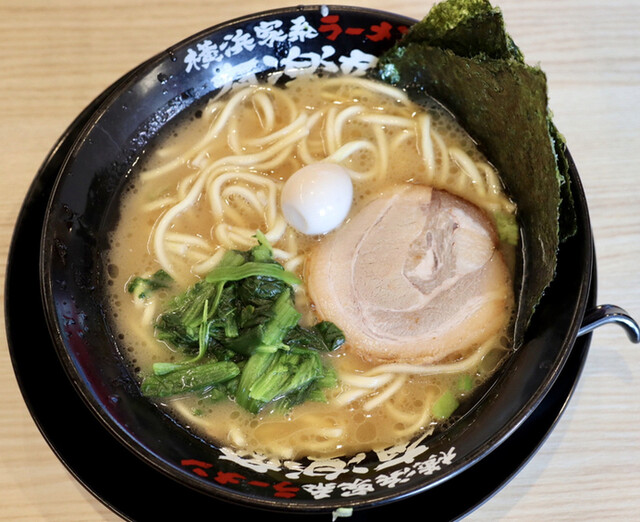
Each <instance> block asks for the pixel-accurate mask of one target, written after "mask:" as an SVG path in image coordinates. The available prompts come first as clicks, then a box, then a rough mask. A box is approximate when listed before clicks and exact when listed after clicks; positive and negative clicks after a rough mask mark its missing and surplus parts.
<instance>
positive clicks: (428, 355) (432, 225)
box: [306, 184, 513, 364]
mask: <svg viewBox="0 0 640 522" xmlns="http://www.w3.org/2000/svg"><path fill="white" fill-rule="evenodd" d="M306 279H307V285H308V291H309V295H310V297H311V299H312V301H313V303H314V305H315V307H316V310H317V313H318V314H319V316H320V317H321V318H322V319H324V320H328V321H332V322H334V323H335V324H336V325H338V326H339V327H340V328H342V330H343V331H344V333H345V336H346V339H347V346H349V349H350V350H354V351H355V352H356V353H357V354H358V355H360V356H361V357H362V358H364V359H366V360H369V361H372V362H378V363H384V362H387V363H388V362H405V363H413V364H432V363H436V362H438V361H441V360H443V359H445V358H447V357H448V356H453V357H457V356H460V355H465V354H466V353H469V352H470V350H473V349H475V348H477V347H478V346H479V345H480V344H482V343H483V342H484V341H486V340H488V339H489V338H490V337H492V336H494V335H496V334H498V333H499V332H501V331H502V330H503V329H504V327H505V326H506V325H507V324H508V322H509V320H510V316H511V312H512V302H513V293H512V284H511V280H510V275H509V272H508V269H507V266H506V264H505V262H504V260H503V257H502V255H501V253H500V252H499V251H498V250H497V239H496V233H495V230H494V228H493V225H492V223H491V222H490V221H489V219H488V218H487V217H486V216H485V214H484V213H483V212H482V211H481V210H480V209H478V208H477V207H475V206H474V205H472V204H471V203H468V202H466V201H464V200H463V199H461V198H458V197H456V196H453V195H451V194H450V193H448V192H444V191H442V190H435V189H431V188H430V187H426V186H421V185H413V184H403V185H397V186H394V187H393V188H391V189H389V190H387V191H385V192H384V193H383V194H381V195H379V196H378V197H376V198H375V199H373V200H372V201H370V202H369V203H368V204H366V205H365V206H364V207H363V208H362V209H361V210H360V211H359V212H358V213H357V214H355V215H354V216H353V217H352V218H351V219H350V220H349V221H348V222H346V223H345V224H344V225H342V227H341V228H340V229H338V230H337V231H335V232H333V233H332V234H331V235H328V236H327V237H326V238H325V239H324V240H323V241H322V242H321V243H320V244H319V245H318V247H317V248H316V249H315V250H314V251H313V252H312V253H311V255H310V258H309V260H308V262H307V274H306Z"/></svg>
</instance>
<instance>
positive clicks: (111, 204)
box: [41, 6, 635, 514]
mask: <svg viewBox="0 0 640 522" xmlns="http://www.w3.org/2000/svg"><path fill="white" fill-rule="evenodd" d="M412 23H414V21H413V20H411V19H407V18H405V17H402V16H398V15H395V14H391V13H386V12H380V11H374V10H367V9H362V8H349V7H326V6H306V7H298V8H291V9H280V10H273V11H267V12H263V13H258V14H255V15H251V16H247V17H244V18H240V19H236V20H233V21H230V22H228V23H225V24H221V25H218V26H215V27H213V28H210V29H207V30H205V31H202V32H200V33H198V34H196V35H194V36H192V37H190V38H188V39H187V40H185V41H183V42H180V43H179V44H177V45H175V46H173V47H171V48H169V49H167V50H166V51H164V52H162V53H160V54H159V55H157V56H155V57H153V58H151V59H150V60H148V61H147V62H145V63H144V64H142V65H140V66H139V67H138V68H137V69H135V70H134V71H132V72H131V73H130V74H128V75H127V76H126V77H124V78H123V79H122V80H121V81H120V82H119V84H118V85H117V86H116V87H115V88H114V90H113V92H111V94H110V95H109V96H108V97H107V99H106V100H105V101H104V102H103V103H102V104H101V105H100V106H99V107H98V108H97V110H96V111H95V113H94V114H93V115H92V116H91V118H90V119H89V122H88V124H87V125H86V126H85V128H84V129H83V131H82V132H81V133H80V136H79V138H78V139H77V141H76V142H75V144H74V145H73V147H72V148H71V150H70V152H69V154H68V156H67V158H66V161H65V163H64V165H63V167H62V169H61V171H60V173H59V177H58V179H57V181H56V185H55V188H54V190H53V193H52V195H51V199H50V201H49V205H48V208H47V215H46V219H45V225H44V229H43V237H42V258H41V284H42V292H43V301H44V306H45V310H46V315H47V319H48V323H49V328H50V332H51V336H52V338H53V340H54V344H55V347H56V350H57V352H58V354H59V356H60V359H61V361H62V363H63V366H64V368H65V369H66V371H67V374H68V376H69V379H70V380H71V381H72V383H73V384H74V386H75V387H76V389H77V391H78V393H79V394H80V396H81V397H82V398H83V399H84V401H85V403H86V405H87V407H88V408H89V409H90V410H91V411H92V412H93V413H94V414H95V415H96V416H97V418H98V419H99V420H100V421H101V422H102V423H103V424H104V427H105V429H106V430H108V431H109V432H110V433H111V434H112V435H113V436H114V437H115V438H116V439H117V440H118V441H119V442H120V443H121V444H123V445H124V446H125V447H127V448H129V449H130V450H131V452H132V453H133V454H135V455H136V456H138V457H139V458H140V459H142V460H143V461H144V462H146V463H147V464H148V465H149V466H150V467H152V468H154V469H155V470H157V472H158V473H161V474H164V475H166V476H168V477H171V478H172V479H174V480H175V481H176V482H177V483H179V484H181V485H185V486H187V487H189V488H192V489H194V490H196V491H197V492H199V493H201V494H202V495H206V496H210V497H212V498H214V499H219V500H224V501H228V502H231V503H235V504H238V505H242V506H245V507H249V508H257V509H266V510H273V511H279V512H286V513H293V514H299V513H329V512H335V511H336V510H340V509H344V508H346V509H349V508H354V509H365V508H375V507H378V506H382V505H384V504H387V503H389V502H392V501H398V500H402V499H406V498H408V497H410V496H413V495H416V494H420V493H425V492H428V491H437V490H438V488H441V487H442V486H443V484H445V483H447V482H448V481H450V480H452V479H453V478H455V477H456V476H458V475H460V474H462V473H464V472H466V471H468V470H469V469H471V468H473V467H474V466H475V465H477V464H478V463H479V462H481V461H482V460H483V459H485V458H486V457H487V456H488V455H490V454H491V453H492V452H493V451H495V450H496V449H497V448H499V447H500V446H501V445H502V444H503V443H505V441H507V440H508V439H509V437H510V436H512V435H513V434H514V433H515V432H516V431H517V430H518V428H519V427H521V426H522V425H523V424H524V423H525V422H526V421H527V419H529V418H530V417H531V415H532V414H533V413H534V412H535V411H536V409H537V408H538V407H539V406H540V404H541V403H542V402H543V400H544V399H545V397H546V396H547V395H548V393H549V391H550V389H551V388H552V386H553V385H554V383H556V381H557V380H558V377H559V375H560V373H561V372H562V370H563V367H564V366H565V363H566V362H567V360H568V359H569V357H570V355H571V353H572V350H573V348H574V346H575V344H576V341H577V339H578V337H579V335H585V333H586V332H587V330H589V329H590V328H591V327H592V326H593V325H594V324H596V323H597V322H598V321H603V320H607V317H609V316H610V313H611V312H610V309H600V308H596V307H595V272H596V268H595V261H594V246H593V242H592V237H591V229H590V224H589V214H588V209H587V203H586V200H585V195H584V193H583V190H582V186H581V183H580V179H579V176H578V173H577V170H576V167H575V165H574V164H573V162H572V161H571V158H569V161H570V165H569V167H570V169H569V174H570V177H571V181H572V190H573V197H574V200H575V205H576V213H577V217H578V229H577V233H576V234H575V235H574V236H573V237H571V238H570V239H569V240H568V241H567V242H565V243H564V244H562V246H561V249H560V251H559V254H558V266H557V274H556V277H555V279H554V281H553V282H552V284H551V286H550V287H549V288H548V290H547V292H546V293H545V295H544V298H543V301H542V302H541V303H540V305H539V307H538V309H537V311H536V314H535V316H534V318H533V321H532V322H531V324H530V326H529V328H528V330H527V333H526V335H525V337H524V341H523V343H522V345H521V346H520V347H519V348H518V350H517V351H515V353H513V355H512V356H511V357H510V358H509V359H508V360H507V361H506V362H505V364H504V366H503V367H502V368H501V369H500V371H499V372H498V374H497V375H496V376H495V378H494V379H492V380H491V382H490V383H488V384H487V385H486V386H485V388H484V389H483V390H482V397H481V399H480V400H479V401H477V402H476V403H475V404H474V405H473V407H471V408H469V409H468V410H467V411H465V412H464V414H463V415H461V416H460V417H459V418H458V419H457V420H456V422H454V423H453V424H452V425H451V426H450V427H448V428H447V429H446V430H443V431H441V432H438V433H436V434H434V435H432V436H430V437H419V438H417V439H415V440H412V441H410V442H409V443H407V444H406V445H402V446H399V447H392V448H388V450H386V451H384V452H366V453H359V454H356V455H350V456H348V457H344V458H331V459H326V460H310V459H301V460H286V459H283V460H277V459H267V458H265V457H262V456H260V455H259V454H248V455H247V454H244V453H240V452H237V451H234V450H233V449H232V448H228V447H224V446H216V445H214V444H212V443H210V442H208V441H206V440H203V439H202V438H200V437H199V436H197V435H196V434H194V433H193V432H192V431H190V430H189V429H188V428H187V427H185V426H183V425H181V424H180V423H178V422H176V421H175V420H174V419H173V418H172V417H170V416H168V415H167V414H165V413H164V412H163V411H162V410H160V409H159V408H158V407H157V406H156V405H155V404H154V403H153V402H152V401H150V400H148V399H147V398H145V397H143V396H142V395H141V393H140V387H139V384H138V382H137V380H136V377H135V375H134V373H133V371H132V368H131V367H130V365H129V364H128V363H127V361H126V360H125V357H124V355H123V353H122V347H121V346H120V345H119V339H118V336H117V335H116V334H115V333H114V329H113V326H112V324H111V322H110V319H109V317H108V314H107V312H106V310H107V308H108V306H107V297H106V292H105V285H106V282H107V281H108V279H109V275H108V273H107V269H106V253H107V252H108V250H109V247H110V244H109V232H110V231H112V230H113V228H114V226H115V224H116V223H117V222H118V219H119V205H120V201H121V195H122V192H123V190H124V187H125V186H126V183H127V181H128V180H129V179H130V177H131V175H132V173H133V172H134V165H135V164H136V162H137V161H138V160H139V158H140V157H142V156H143V155H144V153H145V150H147V149H148V148H150V147H152V145H153V143H154V140H155V139H156V138H157V137H158V136H159V135H160V134H162V131H163V130H165V129H167V128H170V127H171V125H172V123H173V122H174V121H175V120H176V119H177V118H179V116H180V115H182V114H184V113H185V111H188V110H189V109H191V108H192V107H195V106H197V104H198V103H199V102H200V101H201V100H203V99H206V98H208V97H210V96H212V95H214V94H221V93H224V92H226V91H227V90H229V89H231V88H232V86H234V85H237V84H241V83H246V82H259V81H271V80H272V79H273V78H276V77H279V76H281V75H283V74H284V75H287V76H289V77H296V76H298V75H304V74H324V73H336V72H340V73H343V74H351V75H364V74H365V73H366V71H367V70H368V69H369V68H370V67H372V66H373V65H374V64H375V60H376V57H377V56H379V55H380V54H381V53H382V52H384V51H385V50H387V49H389V48H390V46H391V45H393V43H394V42H395V41H396V40H397V39H398V38H400V37H401V36H402V35H403V34H404V33H405V32H406V30H407V28H408V27H409V26H410V25H411V24H412ZM592 314H594V317H595V318H592ZM613 315H614V316H615V317H624V318H625V320H627V321H628V322H629V323H630V324H631V326H630V328H631V329H632V330H633V329H634V328H635V323H633V321H632V320H629V319H628V318H626V316H625V314H624V312H620V311H619V310H616V311H614V314H613Z"/></svg>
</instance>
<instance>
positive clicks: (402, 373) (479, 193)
mask: <svg viewBox="0 0 640 522" xmlns="http://www.w3.org/2000/svg"><path fill="white" fill-rule="evenodd" d="M309 165H312V167H311V168H309V167H308V166H309ZM303 167H307V168H304V169H303ZM294 173H302V174H300V175H299V179H298V178H296V179H297V181H296V182H293V181H291V180H293V179H294V178H293V175H294ZM288 181H289V183H287V182H288ZM283 208H284V209H285V210H286V209H287V208H289V212H288V213H286V212H283ZM515 212H516V208H515V206H514V204H513V203H512V202H511V201H510V199H509V198H508V196H507V195H506V194H505V191H504V189H503V186H502V184H501V182H500V179H499V177H498V175H497V173H496V171H495V170H494V169H493V167H492V166H491V165H490V164H489V163H488V162H487V160H486V159H485V158H484V157H483V156H482V155H481V154H480V152H479V151H478V150H477V149H476V147H475V144H474V143H473V141H472V140H471V139H470V138H469V137H468V136H467V135H466V134H465V133H464V132H463V131H462V129H461V128H459V126H458V125H457V124H456V123H455V121H454V120H453V119H452V118H451V117H450V115H449V114H447V113H446V112H445V111H443V110H441V109H440V108H439V107H438V105H437V104H435V103H433V104H432V105H429V106H422V105H417V104H415V103H413V102H412V101H410V100H409V99H408V98H407V96H406V94H405V93H404V92H403V91H400V90H397V89H395V88H392V87H390V86H388V85H386V84H382V83H378V82H374V81H370V80H367V79H362V78H356V77H349V76H342V77H325V78H319V77H314V78H308V79H296V80H293V81H291V82H289V83H288V84H286V86H285V87H276V86H272V85H268V84H258V85H248V86H246V85H244V86H238V87H236V88H235V89H234V90H232V91H231V92H230V93H227V94H226V95H224V96H223V97H220V98H216V99H212V100H211V101H210V102H208V103H207V104H206V105H204V106H202V107H201V108H200V109H199V110H197V111H195V112H194V113H193V114H191V118H190V119H189V120H188V121H185V122H183V123H182V124H181V125H180V126H179V127H178V128H177V129H174V130H173V131H172V133H171V135H167V136H165V137H164V139H163V140H162V142H161V143H159V144H158V145H157V146H156V147H155V148H154V149H153V150H152V151H150V152H149V154H148V155H147V157H146V158H145V159H144V164H143V165H142V167H141V169H140V171H139V172H138V173H137V174H136V175H135V177H134V178H133V179H132V181H131V185H130V186H129V187H128V189H127V190H126V196H125V197H124V199H123V203H122V209H121V217H120V222H119V224H118V226H117V228H116V230H115V231H114V233H113V236H112V238H111V249H110V255H109V264H108V273H109V275H110V281H109V289H110V290H109V291H110V297H111V305H112V306H111V309H112V317H113V321H114V324H115V327H116V329H117V331H118V333H119V339H120V343H121V345H122V347H123V353H125V354H126V357H127V358H128V359H129V361H130V363H131V365H132V367H133V368H134V369H135V372H136V374H137V375H138V376H139V378H140V382H141V386H142V389H143V392H144V393H145V394H146V395H148V396H149V397H150V399H151V400H154V401H157V404H158V405H159V407H160V408H163V409H165V410H166V412H167V413H168V414H169V415H172V416H174V417H175V419H176V420H177V421H178V422H179V423H181V424H182V425H184V426H185V427H187V428H188V429H190V430H193V431H194V432H196V433H197V434H198V435H199V436H201V437H204V438H206V439H208V440H210V441H211V442H212V443H214V444H216V445H224V446H229V447H232V448H234V449H235V450H236V451H240V452H244V451H247V452H258V453H260V454H264V455H267V456H269V457H275V458H287V459H298V458H302V457H316V458H319V457H334V456H340V455H349V454H353V453H356V452H361V451H369V450H380V449H384V448H387V447H390V446H394V445H398V444H404V443H407V442H408V441H410V440H412V439H413V438H415V437H417V436H420V435H423V434H429V433H431V432H432V431H433V430H434V429H435V428H436V427H438V426H441V425H446V424H447V423H448V422H451V420H452V419H453V418H455V414H456V411H457V410H458V411H459V409H458V408H459V405H460V404H463V403H464V401H465V400H468V398H469V397H470V396H472V395H473V393H474V390H475V389H477V388H478V387H479V386H480V385H481V384H482V383H483V382H485V381H486V380H487V379H488V378H489V377H490V376H491V375H492V374H493V373H494V372H495V371H496V369H497V368H498V366H499V365H500V363H501V361H502V360H503V359H504V358H505V356H507V355H508V353H509V352H510V350H511V344H510V338H509V333H510V324H511V320H512V314H513V309H514V297H513V291H512V284H511V281H512V273H513V265H514V258H515V256H514V252H515V246H516V243H517V227H516V225H515ZM285 214H286V215H285ZM305 227H306V228H305ZM317 230H321V232H317ZM263 270H264V271H263ZM205 290H206V291H207V292H209V293H208V294H206V298H205V297H202V292H203V291H205ZM189 299H194V300H197V299H200V301H199V303H196V304H194V302H195V301H189ZM185 303H188V304H185ZM196 305H197V306H196ZM256 339H257V340H256ZM252 343H253V344H252ZM252 372H253V373H252ZM270 372H271V373H270ZM287 372H289V373H287ZM249 374H251V375H249Z"/></svg>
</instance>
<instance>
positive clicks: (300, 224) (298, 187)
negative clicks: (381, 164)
mask: <svg viewBox="0 0 640 522" xmlns="http://www.w3.org/2000/svg"><path fill="white" fill-rule="evenodd" d="M280 198H281V199H280V205H281V207H282V213H283V214H284V218H285V219H286V220H287V223H289V224H290V225H291V226H292V227H293V228H295V229H296V230H298V231H299V232H302V233H303V234H309V235H316V234H326V233H327V232H331V231H332V230H333V229H334V228H336V227H338V226H339V225H340V224H341V223H342V222H343V221H344V219H345V218H346V217H347V214H349V210H350V209H351V203H352V201H353V184H352V183H351V176H350V175H349V170H348V169H346V168H344V167H342V166H340V165H337V164H335V163H312V164H310V165H307V166H305V167H302V168H301V169H300V170H298V171H297V172H294V173H293V174H292V175H291V177H290V178H289V179H288V180H287V181H286V182H285V184H284V187H282V194H281V196H280Z"/></svg>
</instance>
